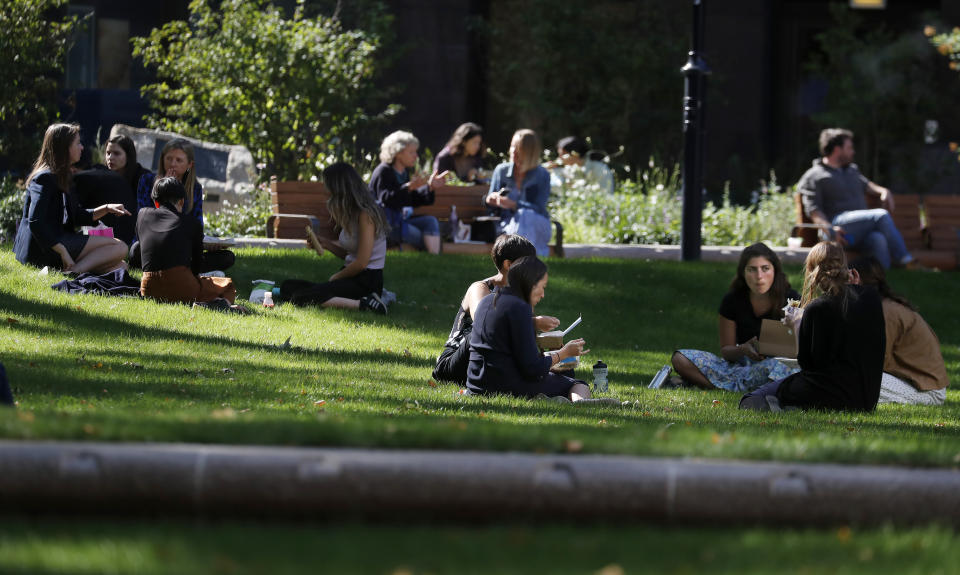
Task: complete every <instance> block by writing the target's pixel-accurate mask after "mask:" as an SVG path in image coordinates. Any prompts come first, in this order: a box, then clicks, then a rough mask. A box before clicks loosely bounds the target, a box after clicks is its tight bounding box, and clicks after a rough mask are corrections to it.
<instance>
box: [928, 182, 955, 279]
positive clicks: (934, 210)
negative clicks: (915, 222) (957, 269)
mask: <svg viewBox="0 0 960 575" xmlns="http://www.w3.org/2000/svg"><path fill="white" fill-rule="evenodd" d="M923 206H924V211H925V213H926V216H927V227H926V232H927V239H928V240H929V242H930V248H931V249H933V250H936V251H941V252H948V253H951V254H953V256H954V259H955V264H956V259H957V258H958V257H960V196H932V195H928V196H924V197H923Z"/></svg>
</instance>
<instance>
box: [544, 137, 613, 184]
mask: <svg viewBox="0 0 960 575" xmlns="http://www.w3.org/2000/svg"><path fill="white" fill-rule="evenodd" d="M601 154H602V152H601ZM590 156H591V154H590V150H589V149H588V148H587V142H586V141H584V140H583V139H581V138H578V137H576V136H567V137H566V138H561V139H560V140H559V141H558V142H557V159H556V160H555V161H553V162H550V163H549V164H547V165H546V167H547V169H549V170H550V184H551V186H553V187H563V186H565V185H567V184H568V183H570V182H573V181H576V180H577V179H583V180H585V181H586V182H587V184H589V185H591V186H596V189H598V190H600V191H602V192H607V193H609V194H612V193H614V192H615V191H616V186H615V184H614V177H613V170H611V169H610V166H608V165H607V164H606V163H605V162H602V161H599V160H595V159H593V158H591V157H590Z"/></svg>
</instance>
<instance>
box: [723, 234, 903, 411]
mask: <svg viewBox="0 0 960 575" xmlns="http://www.w3.org/2000/svg"><path fill="white" fill-rule="evenodd" d="M804 267H805V268H806V270H805V275H804V279H803V299H802V300H801V307H802V315H801V314H799V313H798V314H788V315H787V318H786V319H787V323H788V325H793V326H794V327H795V328H796V322H798V321H799V323H800V326H799V330H798V333H797V335H798V341H797V361H798V362H799V363H800V372H799V373H795V374H793V375H791V376H789V377H787V378H786V379H783V380H780V381H774V382H771V383H768V384H765V385H763V386H761V387H759V388H757V389H756V390H754V391H753V392H752V393H750V394H748V395H745V396H743V398H742V399H741V400H740V408H741V409H757V410H779V409H780V408H781V407H798V408H802V409H833V410H844V411H846V410H849V411H872V410H873V409H875V408H876V406H877V400H878V398H879V397H880V380H881V377H882V376H883V355H884V347H885V344H886V341H885V340H886V336H885V331H884V325H883V308H882V306H881V303H880V295H879V294H878V293H877V291H876V290H875V289H873V288H872V287H864V286H859V285H851V284H850V283H849V281H850V278H851V272H850V270H848V269H847V258H846V255H844V253H843V248H842V247H840V244H838V243H836V242H820V243H819V244H817V245H815V246H813V248H812V249H811V250H810V253H809V254H808V255H807V261H806V264H805V266H804Z"/></svg>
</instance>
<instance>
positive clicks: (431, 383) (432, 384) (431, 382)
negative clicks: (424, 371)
mask: <svg viewBox="0 0 960 575" xmlns="http://www.w3.org/2000/svg"><path fill="white" fill-rule="evenodd" d="M427 385H429V386H430V387H437V382H435V381H433V380H432V379H431V380H429V381H428V382H427Z"/></svg>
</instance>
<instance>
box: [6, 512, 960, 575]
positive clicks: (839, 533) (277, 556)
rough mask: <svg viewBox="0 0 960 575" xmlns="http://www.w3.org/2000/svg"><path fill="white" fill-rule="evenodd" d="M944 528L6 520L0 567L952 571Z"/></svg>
mask: <svg viewBox="0 0 960 575" xmlns="http://www.w3.org/2000/svg"><path fill="white" fill-rule="evenodd" d="M958 560H960V546H958V545H956V536H955V534H954V533H953V532H952V530H950V529H946V528H941V527H924V528H914V529H902V530H894V529H890V528H880V529H870V530H860V529H857V528H853V529H851V528H849V527H839V528H833V529H821V530H813V529H783V530H779V531H773V530H768V529H758V528H741V529H720V528H704V527H696V528H694V527H687V528H681V527H651V526H636V525H622V526H616V525H608V526H584V525H572V524H560V525H546V526H545V525H536V526H532V525H524V524H509V523H508V524H497V525H487V526H474V527H467V526H455V525H418V524H414V525H410V524H406V523H404V522H402V521H399V520H398V521H397V522H396V523H395V524H392V525H366V524H358V523H346V524H337V525H332V524H319V525H316V524H279V525H273V526H271V527H270V528H266V527H264V526H261V525H257V524H255V523H208V522H195V523H190V522H171V521H161V522H154V523H152V524H147V523H142V522H123V521H113V522H109V523H107V522H103V521H86V522H84V523H82V524H78V523H74V522H70V521H64V520H53V521H46V522H37V521H36V520H23V519H15V518H8V519H7V520H5V521H4V523H3V525H2V527H0V571H3V572H4V573H31V574H35V573H77V574H79V573H141V574H158V575H159V574H166V573H170V574H177V575H180V574H184V573H223V574H246V573H250V574H262V573H271V574H278V575H279V574H286V573H342V574H351V573H376V574H383V575H419V574H428V573H432V574H441V573H457V574H465V573H500V574H511V573H517V574H520V573H550V574H565V573H576V574H587V575H589V574H599V575H623V574H636V573H665V574H689V573H730V574H752V573H782V574H794V573H795V574H798V575H799V574H818V575H823V574H854V573H864V574H871V575H872V574H876V573H895V574H897V575H909V574H917V575H920V574H923V575H935V574H946V573H954V572H956V569H955V566H956V564H957V562H958Z"/></svg>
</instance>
